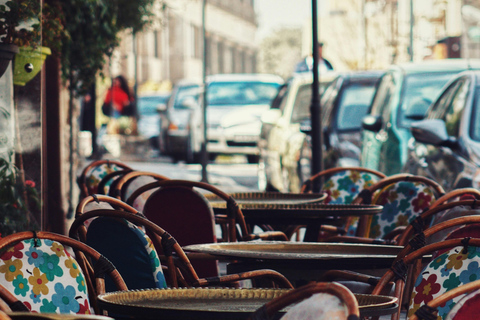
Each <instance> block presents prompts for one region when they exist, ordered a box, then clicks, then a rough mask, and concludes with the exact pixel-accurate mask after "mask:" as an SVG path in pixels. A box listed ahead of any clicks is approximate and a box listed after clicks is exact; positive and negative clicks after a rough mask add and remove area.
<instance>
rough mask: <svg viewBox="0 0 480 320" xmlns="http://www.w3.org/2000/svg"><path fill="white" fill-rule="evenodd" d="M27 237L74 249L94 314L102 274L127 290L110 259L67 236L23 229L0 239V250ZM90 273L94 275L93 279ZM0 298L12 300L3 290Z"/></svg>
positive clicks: (100, 290) (100, 287) (102, 280)
mask: <svg viewBox="0 0 480 320" xmlns="http://www.w3.org/2000/svg"><path fill="white" fill-rule="evenodd" d="M27 239H48V240H53V241H57V242H60V243H61V244H63V245H67V246H69V247H71V248H72V249H73V250H74V252H75V257H76V260H77V262H78V264H79V265H80V268H81V269H82V270H83V273H84V275H85V277H86V279H85V280H86V281H87V287H88V290H89V292H90V293H89V300H90V304H91V306H92V307H93V309H94V310H95V313H96V314H100V311H99V308H98V304H97V296H98V295H99V294H102V293H105V277H104V276H105V274H106V273H107V274H108V275H109V276H110V277H111V279H112V280H113V282H114V283H115V285H116V287H117V289H118V290H121V291H124V290H128V288H127V286H126V285H125V282H124V281H123V279H122V276H121V275H120V274H119V273H118V271H117V269H116V268H115V266H114V265H113V264H111V263H110V261H108V260H107V259H106V258H105V257H104V256H103V255H101V254H100V253H98V251H96V250H95V249H93V248H91V247H89V246H87V245H86V244H84V243H82V242H80V241H77V240H76V239H73V238H69V237H66V236H63V235H60V234H56V233H51V232H45V231H38V232H32V231H25V232H19V233H15V234H12V235H9V236H6V237H4V238H2V239H0V251H2V250H5V249H6V248H8V247H10V246H13V245H15V244H16V243H18V242H20V241H23V240H27ZM87 257H88V258H89V259H92V260H93V261H94V262H95V263H94V267H92V265H91V264H90V262H89V260H88V259H87ZM91 275H94V278H93V279H92V277H91ZM0 298H2V299H4V300H5V301H7V303H10V302H12V300H11V297H10V296H9V295H8V294H6V293H5V292H4V291H0Z"/></svg>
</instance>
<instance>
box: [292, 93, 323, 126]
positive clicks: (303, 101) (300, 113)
mask: <svg viewBox="0 0 480 320" xmlns="http://www.w3.org/2000/svg"><path fill="white" fill-rule="evenodd" d="M320 90H321V89H320V88H319V91H320ZM311 104H312V84H304V85H302V86H300V87H299V88H298V91H297V95H296V96H295V102H294V104H293V110H292V116H291V118H290V122H291V123H298V122H301V121H303V120H305V119H309V118H310V105H311Z"/></svg>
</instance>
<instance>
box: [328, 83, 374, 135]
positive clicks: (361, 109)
mask: <svg viewBox="0 0 480 320" xmlns="http://www.w3.org/2000/svg"><path fill="white" fill-rule="evenodd" d="M374 93H375V83H352V84H350V85H348V86H346V87H345V88H344V89H343V90H342V92H341V97H340V100H339V102H338V105H337V108H338V116H337V128H338V129H339V130H352V129H359V128H361V123H362V118H363V117H364V116H365V115H366V114H367V111H368V108H369V107H370V104H371V102H372V98H373V95H374Z"/></svg>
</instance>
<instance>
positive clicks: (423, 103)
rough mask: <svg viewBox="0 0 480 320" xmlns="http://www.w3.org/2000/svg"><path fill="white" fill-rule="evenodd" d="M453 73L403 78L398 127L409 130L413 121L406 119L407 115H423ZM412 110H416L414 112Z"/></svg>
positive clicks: (436, 73)
mask: <svg viewBox="0 0 480 320" xmlns="http://www.w3.org/2000/svg"><path fill="white" fill-rule="evenodd" d="M454 74H455V73H453V72H448V73H439V72H435V73H423V74H411V75H407V76H406V77H405V80H404V83H403V88H402V99H401V105H400V108H399V110H398V112H399V114H398V126H399V127H403V128H409V127H410V124H411V123H412V122H413V121H415V120H414V119H410V118H408V117H407V115H408V114H409V113H416V114H418V113H420V111H423V114H425V112H426V111H427V109H428V107H429V106H430V104H431V103H432V102H433V101H434V100H435V98H436V97H437V96H438V94H440V92H441V90H442V88H443V86H444V85H445V84H446V83H447V82H448V80H450V79H451V78H452V76H453V75H454ZM412 109H416V110H415V111H414V112H413V111H412Z"/></svg>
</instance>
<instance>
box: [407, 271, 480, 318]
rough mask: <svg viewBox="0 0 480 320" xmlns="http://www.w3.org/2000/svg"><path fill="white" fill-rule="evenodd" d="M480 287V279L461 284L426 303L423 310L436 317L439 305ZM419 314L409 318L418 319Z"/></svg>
mask: <svg viewBox="0 0 480 320" xmlns="http://www.w3.org/2000/svg"><path fill="white" fill-rule="evenodd" d="M478 288H480V280H476V281H472V282H470V283H467V284H464V285H461V286H459V287H457V288H455V289H451V290H449V291H447V292H445V293H444V294H442V295H440V296H438V297H436V298H434V299H432V300H431V301H429V302H428V303H427V304H426V305H427V306H428V307H426V308H423V309H424V310H423V312H426V313H428V314H430V315H431V316H432V318H436V313H437V311H438V310H437V309H436V308H438V307H439V306H441V305H443V304H444V303H445V302H447V301H449V300H451V299H453V298H455V297H458V296H459V295H462V294H465V293H469V292H471V291H473V290H475V289H478ZM418 319H419V318H418V316H417V315H416V314H414V315H412V316H411V317H410V318H408V320H418Z"/></svg>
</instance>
